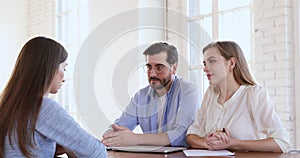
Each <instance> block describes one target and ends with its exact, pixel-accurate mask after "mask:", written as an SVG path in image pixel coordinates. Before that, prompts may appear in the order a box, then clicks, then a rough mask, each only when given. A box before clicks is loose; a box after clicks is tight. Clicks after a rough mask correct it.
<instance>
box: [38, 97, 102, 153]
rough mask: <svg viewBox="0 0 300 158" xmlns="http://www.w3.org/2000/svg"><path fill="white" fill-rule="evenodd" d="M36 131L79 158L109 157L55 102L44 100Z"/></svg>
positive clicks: (94, 139)
mask: <svg viewBox="0 0 300 158" xmlns="http://www.w3.org/2000/svg"><path fill="white" fill-rule="evenodd" d="M36 130H37V131H38V132H40V133H41V134H42V135H44V136H45V137H47V138H50V139H52V140H53V141H55V142H56V143H58V144H60V145H62V146H63V147H65V148H67V149H69V150H71V151H73V152H74V153H75V155H76V156H77V157H99V158H105V157H107V152H106V149H105V147H104V145H103V144H102V143H101V142H100V141H99V140H98V139H96V138H95V137H93V136H91V135H90V134H89V133H87V132H86V131H85V130H84V129H82V128H81V127H80V126H79V125H78V124H77V123H76V122H75V120H74V119H73V118H72V117H71V116H70V115H69V114H68V113H67V112H66V111H65V110H64V109H63V108H62V107H61V106H60V105H59V104H58V103H57V102H55V101H54V100H52V99H49V98H44V100H43V104H42V107H41V110H40V114H39V118H38V120H37V124H36Z"/></svg>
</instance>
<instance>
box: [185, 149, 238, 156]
mask: <svg viewBox="0 0 300 158" xmlns="http://www.w3.org/2000/svg"><path fill="white" fill-rule="evenodd" d="M183 152H184V154H185V155H186V156H231V155H234V153H233V152H230V151H228V150H184V151H183Z"/></svg>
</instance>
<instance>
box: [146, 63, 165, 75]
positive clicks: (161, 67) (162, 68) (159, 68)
mask: <svg viewBox="0 0 300 158" xmlns="http://www.w3.org/2000/svg"><path fill="white" fill-rule="evenodd" d="M143 69H144V71H145V72H146V73H150V72H151V70H152V69H153V70H154V72H155V73H156V74H161V73H163V72H164V71H165V70H166V69H170V68H169V67H167V66H165V65H163V64H158V65H155V66H154V68H152V66H151V65H147V64H146V65H145V66H144V67H143Z"/></svg>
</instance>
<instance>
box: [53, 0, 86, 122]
mask: <svg viewBox="0 0 300 158" xmlns="http://www.w3.org/2000/svg"><path fill="white" fill-rule="evenodd" d="M55 8H56V11H55V36H56V38H57V39H58V41H60V42H61V43H62V44H63V45H64V47H65V48H66V49H67V51H68V59H67V62H68V66H67V68H66V69H67V71H66V72H65V83H64V86H62V87H61V90H60V91H59V94H58V95H56V96H55V97H56V99H57V100H58V102H59V103H61V105H62V106H64V108H65V109H66V110H67V111H68V112H69V114H70V115H71V116H73V117H74V119H75V120H76V121H77V122H79V123H81V122H80V119H79V114H78V111H77V106H76V102H75V98H74V94H73V72H74V67H75V61H76V57H77V53H78V50H79V47H80V45H81V43H82V41H83V40H84V38H85V36H86V35H87V31H88V1H87V0H76V1H74V0H56V2H55Z"/></svg>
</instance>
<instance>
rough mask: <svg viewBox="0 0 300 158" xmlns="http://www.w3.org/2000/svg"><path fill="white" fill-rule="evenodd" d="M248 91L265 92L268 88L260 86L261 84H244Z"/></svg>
mask: <svg viewBox="0 0 300 158" xmlns="http://www.w3.org/2000/svg"><path fill="white" fill-rule="evenodd" d="M243 86H244V87H245V89H246V90H247V92H254V93H260V92H265V91H266V88H264V87H262V86H260V85H243Z"/></svg>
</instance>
